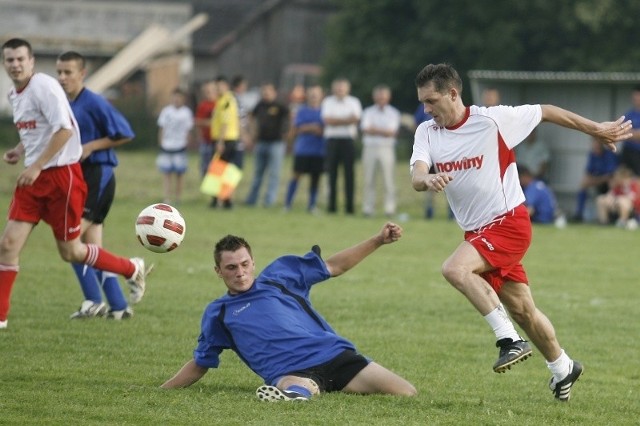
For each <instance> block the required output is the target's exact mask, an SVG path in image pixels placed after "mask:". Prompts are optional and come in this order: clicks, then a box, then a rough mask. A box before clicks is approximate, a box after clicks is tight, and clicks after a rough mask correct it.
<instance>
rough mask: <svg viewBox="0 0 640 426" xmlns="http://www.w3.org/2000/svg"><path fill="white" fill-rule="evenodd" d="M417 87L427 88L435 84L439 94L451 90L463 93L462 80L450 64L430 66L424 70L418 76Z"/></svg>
mask: <svg viewBox="0 0 640 426" xmlns="http://www.w3.org/2000/svg"><path fill="white" fill-rule="evenodd" d="M415 83H416V87H417V88H420V87H425V86H427V85H428V84H429V83H432V84H433V87H434V89H435V90H436V92H438V93H444V92H446V91H447V90H449V89H451V88H455V89H457V90H458V92H459V93H462V79H461V78H460V75H458V71H456V70H455V69H454V68H453V67H452V66H451V65H449V64H429V65H427V66H426V67H424V68H422V70H420V72H419V73H418V75H417V76H416V82H415Z"/></svg>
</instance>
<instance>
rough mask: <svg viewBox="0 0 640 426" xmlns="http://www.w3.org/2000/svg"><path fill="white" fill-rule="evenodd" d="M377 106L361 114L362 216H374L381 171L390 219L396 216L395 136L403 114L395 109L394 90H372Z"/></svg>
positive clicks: (382, 87)
mask: <svg viewBox="0 0 640 426" xmlns="http://www.w3.org/2000/svg"><path fill="white" fill-rule="evenodd" d="M372 97H373V102H374V104H373V105H371V106H369V107H367V108H366V109H365V110H364V111H363V112H362V120H361V121H360V130H361V131H362V145H363V146H362V169H363V173H364V193H363V198H364V199H363V203H362V213H363V214H364V215H365V216H372V215H373V214H374V210H375V202H376V171H377V170H378V168H379V170H380V172H381V174H382V179H383V183H384V207H383V208H384V213H385V215H387V217H391V216H393V215H394V214H395V213H396V187H395V177H394V172H395V165H396V151H395V149H396V136H397V134H398V130H399V129H400V111H398V109H397V108H395V107H394V106H392V105H389V102H390V101H391V89H390V88H389V86H386V85H379V86H376V87H375V88H374V89H373V93H372Z"/></svg>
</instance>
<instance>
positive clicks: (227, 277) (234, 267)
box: [216, 247, 256, 294]
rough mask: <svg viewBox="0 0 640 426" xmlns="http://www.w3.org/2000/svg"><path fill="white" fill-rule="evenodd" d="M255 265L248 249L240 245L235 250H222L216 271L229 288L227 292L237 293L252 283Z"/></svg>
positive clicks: (243, 290) (249, 286) (242, 291)
mask: <svg viewBox="0 0 640 426" xmlns="http://www.w3.org/2000/svg"><path fill="white" fill-rule="evenodd" d="M255 267H256V266H255V263H254V261H253V259H252V258H251V255H250V254H249V251H247V249H246V248H244V247H242V248H240V249H239V250H236V251H223V252H222V253H221V256H220V266H216V272H217V274H218V276H219V277H220V278H222V280H223V281H224V283H225V285H226V286H227V288H228V289H229V293H231V294H238V293H244V292H245V291H247V290H249V289H250V288H251V286H252V285H253V280H254V273H255Z"/></svg>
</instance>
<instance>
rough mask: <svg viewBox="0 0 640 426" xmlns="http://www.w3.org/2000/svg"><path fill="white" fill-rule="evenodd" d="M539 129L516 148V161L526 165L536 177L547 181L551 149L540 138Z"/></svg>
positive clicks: (534, 130)
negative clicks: (538, 135)
mask: <svg viewBox="0 0 640 426" xmlns="http://www.w3.org/2000/svg"><path fill="white" fill-rule="evenodd" d="M537 132H538V131H537V129H533V131H532V132H531V133H530V134H529V136H527V138H526V139H525V140H524V141H523V142H522V143H521V144H519V145H518V146H516V148H515V152H516V161H517V162H518V164H521V165H523V166H526V167H527V169H529V171H530V172H531V173H532V174H533V176H534V177H535V178H536V179H540V180H544V181H545V182H546V181H547V168H548V166H549V159H550V158H551V150H549V147H548V146H547V144H546V142H545V141H543V140H540V139H538V137H537Z"/></svg>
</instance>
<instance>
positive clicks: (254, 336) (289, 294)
mask: <svg viewBox="0 0 640 426" xmlns="http://www.w3.org/2000/svg"><path fill="white" fill-rule="evenodd" d="M328 278H330V274H329V271H328V270H327V267H326V265H325V263H324V261H323V260H322V258H321V257H320V256H319V255H318V254H316V253H315V252H313V251H311V252H309V253H307V254H306V255H305V256H303V257H300V256H283V257H280V258H278V259H276V260H275V261H274V262H272V263H271V264H270V265H268V266H267V267H266V268H265V269H264V270H263V271H262V273H261V274H260V275H259V276H258V277H257V278H256V280H255V282H254V284H253V286H252V287H251V289H249V290H248V291H246V292H245V293H242V294H236V295H230V294H226V295H224V296H222V297H221V298H219V299H216V300H214V301H213V302H211V303H210V304H209V305H208V306H207V308H206V310H205V312H204V315H203V317H202V325H201V333H200V336H199V338H198V346H197V348H196V349H195V350H194V353H193V355H194V360H195V362H196V364H197V365H198V366H200V367H205V368H216V367H218V364H219V362H220V360H219V354H220V353H221V352H222V351H223V350H224V349H232V350H233V351H234V352H236V354H238V356H239V357H240V358H241V359H242V361H244V363H245V364H246V365H247V366H248V367H249V368H250V369H251V370H253V371H254V372H255V373H256V374H257V375H258V376H260V377H262V378H263V379H264V381H265V383H268V384H275V383H276V381H277V380H278V379H279V378H280V377H281V376H283V375H285V374H287V373H291V372H294V371H297V370H302V369H307V368H310V367H314V366H317V365H320V364H324V363H326V362H328V361H330V360H332V359H333V358H335V357H336V356H338V355H339V354H340V353H342V352H343V351H344V350H346V349H352V350H355V347H354V345H353V344H352V343H351V342H349V341H348V340H347V339H345V338H343V337H341V336H339V335H338V334H336V332H335V331H333V329H332V328H331V327H330V326H329V324H328V323H327V322H326V321H325V319H324V318H322V316H320V314H318V313H317V312H316V311H315V310H314V309H313V308H312V307H311V303H310V301H309V290H310V289H311V286H312V285H314V284H316V283H319V282H322V281H325V280H327V279H328Z"/></svg>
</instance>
